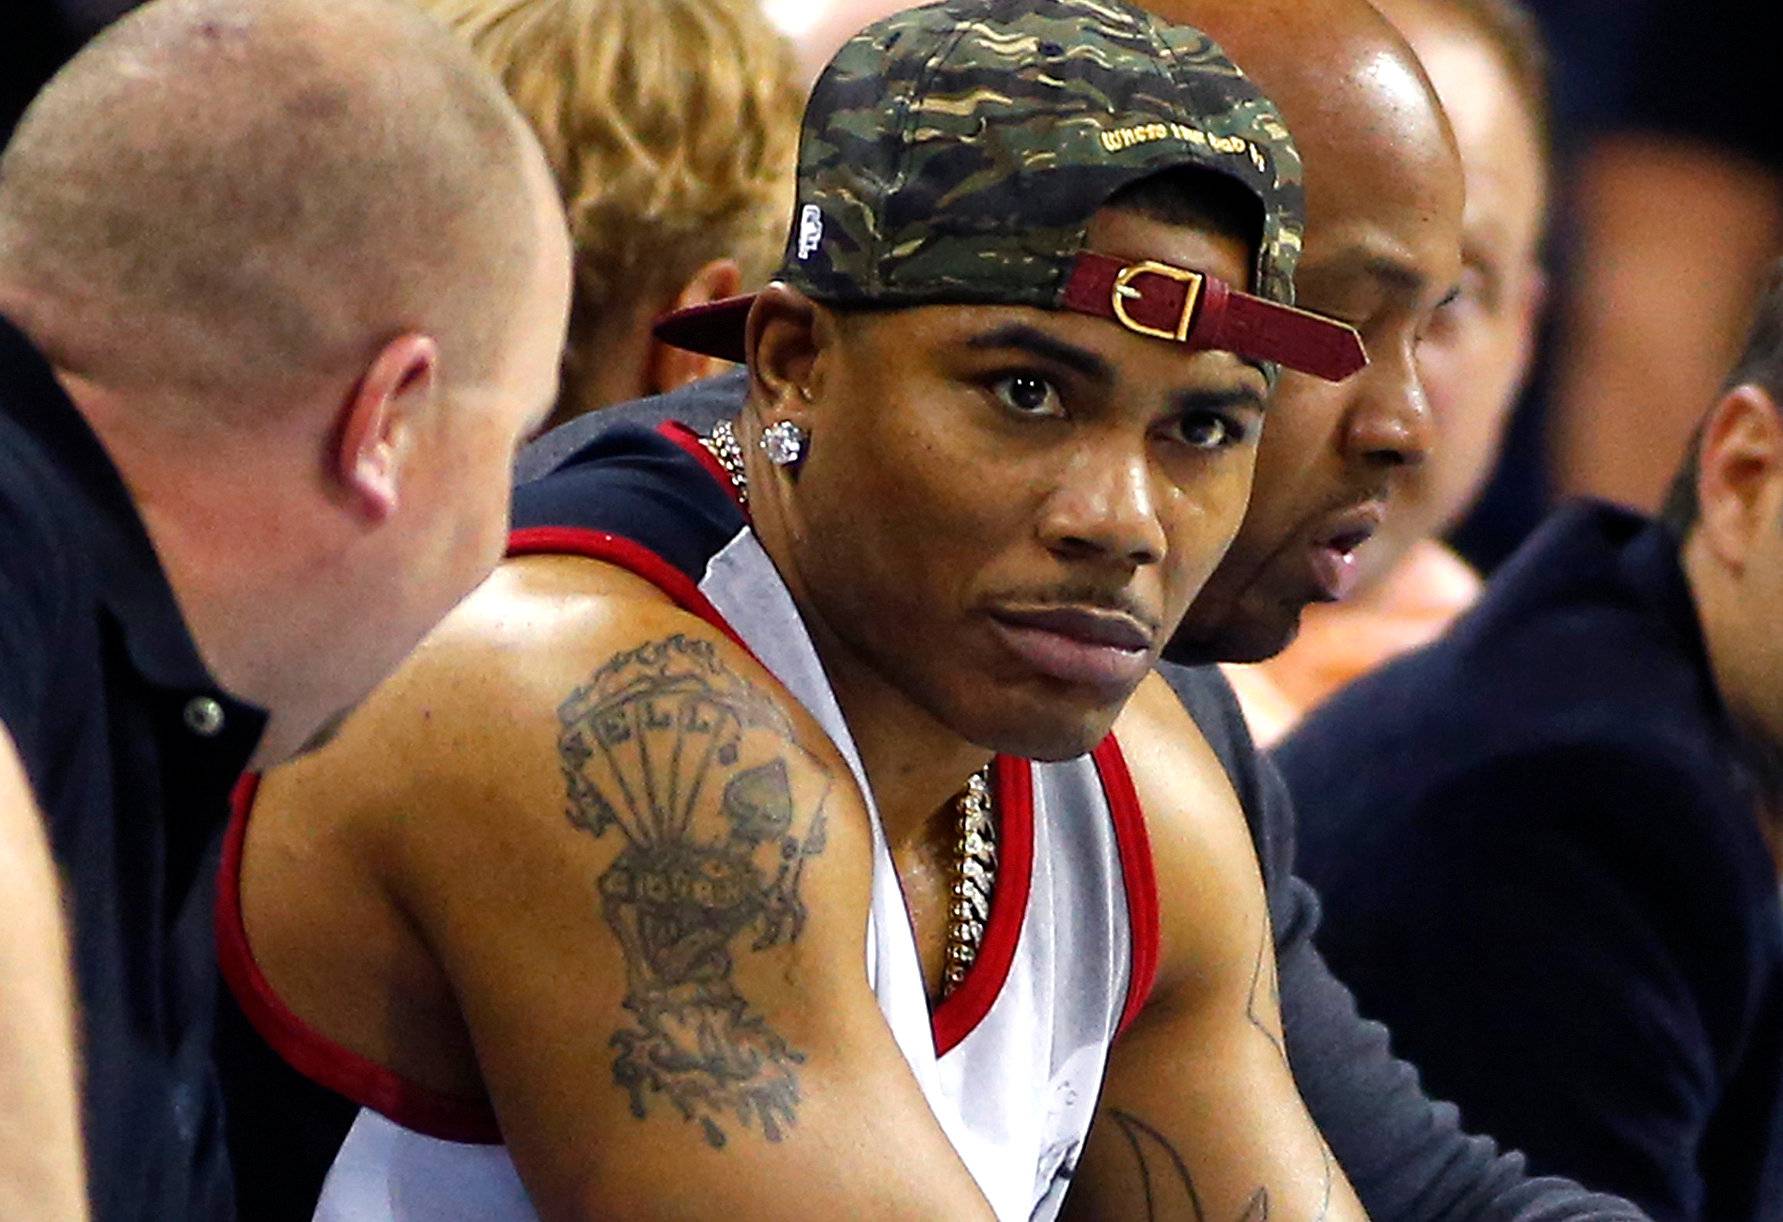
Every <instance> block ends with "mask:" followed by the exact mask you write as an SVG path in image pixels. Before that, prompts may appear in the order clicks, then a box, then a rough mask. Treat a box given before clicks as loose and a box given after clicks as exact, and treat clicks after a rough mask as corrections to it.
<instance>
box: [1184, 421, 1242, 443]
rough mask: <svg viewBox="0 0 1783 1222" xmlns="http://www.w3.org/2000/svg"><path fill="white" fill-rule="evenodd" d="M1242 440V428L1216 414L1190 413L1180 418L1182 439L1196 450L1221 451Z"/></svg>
mask: <svg viewBox="0 0 1783 1222" xmlns="http://www.w3.org/2000/svg"><path fill="white" fill-rule="evenodd" d="M1244 438H1245V430H1244V426H1243V425H1241V424H1238V423H1237V422H1235V421H1233V420H1232V419H1230V418H1229V417H1226V416H1222V415H1220V414H1219V413H1218V412H1190V413H1188V414H1187V415H1185V416H1184V417H1183V418H1182V439H1183V440H1184V441H1185V442H1187V443H1188V444H1189V445H1191V446H1193V447H1194V448H1195V449H1197V450H1218V449H1223V448H1224V447H1226V446H1234V445H1237V444H1239V443H1240V442H1242V441H1243V440H1244Z"/></svg>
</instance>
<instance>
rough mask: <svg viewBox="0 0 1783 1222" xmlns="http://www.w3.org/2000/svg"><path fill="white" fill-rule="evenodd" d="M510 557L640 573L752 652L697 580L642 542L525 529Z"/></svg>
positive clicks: (516, 535) (512, 542)
mask: <svg viewBox="0 0 1783 1222" xmlns="http://www.w3.org/2000/svg"><path fill="white" fill-rule="evenodd" d="M508 556H509V557H510V558H512V557H515V556H581V557H584V558H585V559H588V560H599V561H602V562H603V563H606V564H613V565H617V566H618V567H620V568H622V569H625V570H626V571H627V572H631V573H636V574H637V575H638V576H639V577H642V578H643V579H644V580H645V581H647V582H649V583H650V584H651V585H653V586H655V587H656V588H657V589H659V590H661V591H662V592H663V593H664V594H667V595H668V596H669V599H670V601H672V602H673V603H674V604H675V605H676V606H677V607H680V608H681V609H682V610H683V611H686V612H688V613H689V614H691V615H697V616H699V617H700V618H701V619H703V620H705V621H706V622H707V623H708V624H711V625H712V626H713V627H714V628H716V629H718V630H719V631H720V632H722V633H724V635H726V636H728V637H729V638H730V639H731V640H733V641H735V642H736V643H737V646H738V647H739V648H741V649H743V650H744V651H745V652H748V653H749V656H750V657H754V656H755V654H754V653H753V652H751V651H750V650H749V646H747V645H745V644H743V638H742V637H740V636H738V635H737V633H736V631H735V629H733V628H732V627H731V626H730V625H729V624H728V623H726V622H725V618H724V616H722V615H720V614H719V613H718V608H717V607H714V606H713V605H712V600H711V599H709V598H707V597H706V596H705V595H704V594H702V593H701V592H700V587H699V584H698V583H697V582H695V581H694V579H693V578H691V577H689V576H688V575H687V574H686V573H683V572H682V571H681V570H680V569H678V568H676V567H675V566H674V565H672V564H670V563H669V562H668V561H667V560H664V559H663V558H662V557H661V556H658V555H657V554H656V553H655V552H653V551H651V550H650V549H649V548H647V547H645V546H644V545H643V544H642V543H638V542H635V541H634V540H631V539H627V538H625V537H624V536H623V535H615V534H612V533H610V532H608V531H604V530H589V529H588V528H587V527H585V526H523V527H521V528H520V529H519V530H516V531H514V532H513V533H512V534H510V535H509V536H508Z"/></svg>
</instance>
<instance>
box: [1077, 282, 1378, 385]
mask: <svg viewBox="0 0 1783 1222" xmlns="http://www.w3.org/2000/svg"><path fill="white" fill-rule="evenodd" d="M1059 304H1060V305H1061V306H1063V307H1064V308H1065V309H1067V310H1075V311H1077V312H1078V313H1081V314H1093V315H1095V316H1096V317H1097V318H1111V319H1113V320H1114V321H1115V322H1118V323H1119V324H1120V325H1121V326H1123V327H1125V328H1127V330H1129V331H1132V332H1134V333H1136V334H1138V335H1149V336H1152V337H1154V338H1156V339H1165V340H1171V341H1173V342H1175V343H1179V344H1187V345H1188V346H1189V347H1191V348H1194V349H1196V350H1201V349H1209V348H1217V349H1220V350H1222V351H1226V352H1232V353H1235V354H1237V355H1238V356H1241V357H1244V358H1246V359H1247V360H1254V361H1274V362H1276V363H1277V364H1279V365H1283V366H1285V367H1287V368H1289V369H1295V370H1299V371H1300V372H1301V373H1309V374H1312V375H1313V376H1314V377H1318V378H1323V379H1325V380H1326V381H1328V382H1341V381H1343V379H1345V378H1347V377H1349V376H1350V375H1351V374H1353V373H1355V372H1356V371H1357V370H1358V369H1361V368H1362V367H1363V366H1365V365H1367V364H1368V353H1367V351H1366V350H1365V349H1364V348H1363V346H1362V337H1361V336H1360V335H1358V334H1357V333H1356V329H1355V328H1354V327H1352V326H1350V325H1349V324H1348V323H1342V322H1338V321H1337V320H1336V319H1335V318H1326V317H1325V316H1324V315H1322V314H1314V313H1313V312H1312V311H1310V310H1297V309H1295V308H1294V307H1293V306H1287V305H1283V304H1281V303H1280V302H1279V301H1270V300H1268V299H1267V298H1264V297H1257V296H1253V295H1252V294H1250V293H1241V292H1239V291H1238V290H1237V289H1235V288H1233V287H1232V286H1231V285H1229V284H1227V283H1226V282H1225V281H1224V280H1221V279H1220V278H1219V277H1218V276H1212V275H1209V274H1207V273H1206V272H1197V271H1192V270H1190V269H1189V268H1186V267H1176V266H1174V265H1173V264H1169V263H1160V262H1158V261H1156V260H1153V259H1137V260H1133V259H1121V258H1116V257H1115V256H1112V255H1103V254H1097V253H1096V252H1094V251H1087V250H1086V251H1084V252H1083V253H1081V254H1079V255H1078V256H1077V258H1076V259H1075V260H1073V262H1072V265H1071V272H1070V275H1069V277H1068V278H1067V279H1066V281H1065V291H1064V293H1063V295H1062V296H1061V297H1060V299H1059Z"/></svg>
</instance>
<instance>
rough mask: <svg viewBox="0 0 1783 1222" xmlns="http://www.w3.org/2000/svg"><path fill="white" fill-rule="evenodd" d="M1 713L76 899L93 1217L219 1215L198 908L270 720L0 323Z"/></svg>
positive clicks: (217, 1134) (102, 458)
mask: <svg viewBox="0 0 1783 1222" xmlns="http://www.w3.org/2000/svg"><path fill="white" fill-rule="evenodd" d="M0 721H3V722H4V723H5V725H6V728H7V731H8V732H9V733H10V734H11V735H12V738H13V739H14V741H15V742H16V743H17V744H18V748H19V753H20V755H21V756H22V757H23V759H24V762H25V769H26V772H27V774H28V775H29V777H30V781H31V787H32V789H33V791H34V792H35V794H36V796H37V801H38V805H39V806H40V807H41V808H42V810H43V815H44V819H45V821H46V823H47V825H48V828H49V836H50V843H51V846H52V848H53V849H54V852H55V856H56V860H57V862H58V864H59V866H60V867H61V870H62V874H63V878H64V882H65V889H66V892H67V897H68V908H69V912H70V915H71V922H72V938H73V945H74V966H75V976H76V981H77V990H78V995H79V1004H80V1021H81V1039H82V1059H83V1071H84V1086H83V1092H84V1099H83V1103H84V1110H85V1124H86V1134H87V1144H88V1159H89V1178H90V1182H91V1186H92V1196H93V1203H94V1210H95V1216H96V1217H98V1218H101V1219H114V1218H144V1219H150V1218H152V1219H182V1220H183V1219H210V1218H227V1217H232V1216H233V1208H232V1205H231V1195H232V1194H231V1186H230V1181H229V1170H228V1163H227V1159H226V1158H225V1156H224V1147H223V1139H222V1123H221V1121H222V1117H221V1109H220V1104H219V1095H218V1091H217V1088H216V1083H215V1075H214V1072H213V1070H212V1066H211V1057H210V1043H211V1029H212V1021H213V1019H212V1015H213V1007H214V996H215V989H216V984H215V980H216V968H215V952H214V950H213V943H212V938H211V901H212V895H213V891H214V885H215V873H216V871H215V859H216V849H217V844H218V841H219V838H220V836H221V833H222V831H223V828H224V825H225V823H226V822H227V816H228V796H229V791H230V788H231V787H232V786H233V785H234V783H235V781H236V779H237V777H238V776H239V775H240V773H241V771H242V769H243V768H244V767H245V766H246V764H247V761H248V758H249V756H251V755H252V753H253V750H254V747H255V744H256V743H257V742H258V741H259V738H260V734H261V731H262V730H263V728H264V726H265V716H264V714H262V713H261V712H260V711H259V710H257V709H254V708H251V707H249V706H248V705H245V704H243V703H241V702H239V701H235V700H232V699H230V698H229V697H228V696H227V695H226V694H224V693H223V692H222V691H221V690H220V689H219V688H218V687H217V684H216V681H215V680H214V679H212V678H211V676H210V675H209V673H208V672H207V671H206V669H205V667H204V664H203V663H202V661H200V659H199V655H198V651H197V648H196V646H195V645H194V644H193V642H192V638H191V634H190V633H189V632H188V630H187V628H186V625H185V622H184V620H183V619H182V618H181V616H180V612H179V608H178V606H177V604H176V603H175V601H174V598H173V593H172V591H171V590H170V588H169V587H168V584H167V580H166V577H165V576H164V575H163V573H162V571H161V567H160V564H159V563H158V562H157V560H156V558H155V553H154V549H153V548H152V546H151V545H150V542H149V538H148V534H147V532H146V531H145V529H144V528H143V525H142V521H141V519H140V518H139V517H138V515H137V513H136V510H135V508H134V506H133V505H132V503H131V500H130V496H129V493H128V492H127V491H126V490H125V488H124V485H123V482H122V480H121V479H120V478H119V476H118V473H117V470H116V469H115V468H114V467H113V466H112V464H111V462H110V460H109V459H108V458H107V457H106V454H105V451H104V450H103V449H102V448H101V446H100V444H99V441H98V439H97V438H96V437H95V436H94V435H93V433H92V431H91V430H90V429H89V428H88V427H87V425H86V422H85V421H84V420H83V419H82V418H81V416H80V415H79V413H77V412H76V411H75V409H74V407H73V405H72V404H71V403H70V402H69V401H68V399H67V397H66V396H65V395H64V394H63V393H62V390H61V388H60V386H59V385H58V384H57V382H56V381H55V378H54V377H53V376H52V374H51V372H50V370H49V368H48V367H47V366H46V365H45V363H44V361H43V360H42V358H41V357H40V356H39V355H38V354H37V353H36V352H35V351H34V350H33V349H32V347H31V346H30V344H29V343H27V342H26V340H25V339H24V337H23V336H22V335H20V334H19V332H18V331H17V330H15V329H14V328H13V327H12V326H11V325H10V324H8V323H7V322H6V320H5V319H4V318H0ZM0 988H3V986H0ZM0 996H3V993H0Z"/></svg>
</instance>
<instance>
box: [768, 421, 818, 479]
mask: <svg viewBox="0 0 1783 1222" xmlns="http://www.w3.org/2000/svg"><path fill="white" fill-rule="evenodd" d="M810 436H811V435H810V434H809V433H807V432H806V431H805V430H804V429H802V428H800V427H799V426H798V425H796V424H794V423H793V422H792V421H790V420H782V421H780V422H778V423H777V424H770V425H769V426H768V427H767V428H765V429H763V430H762V431H761V450H762V453H763V454H766V455H767V456H768V461H769V462H771V463H773V464H774V465H775V466H776V467H796V466H797V465H798V463H799V460H800V459H801V458H803V457H804V456H805V442H806V441H807V440H808V439H809V438H810Z"/></svg>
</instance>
